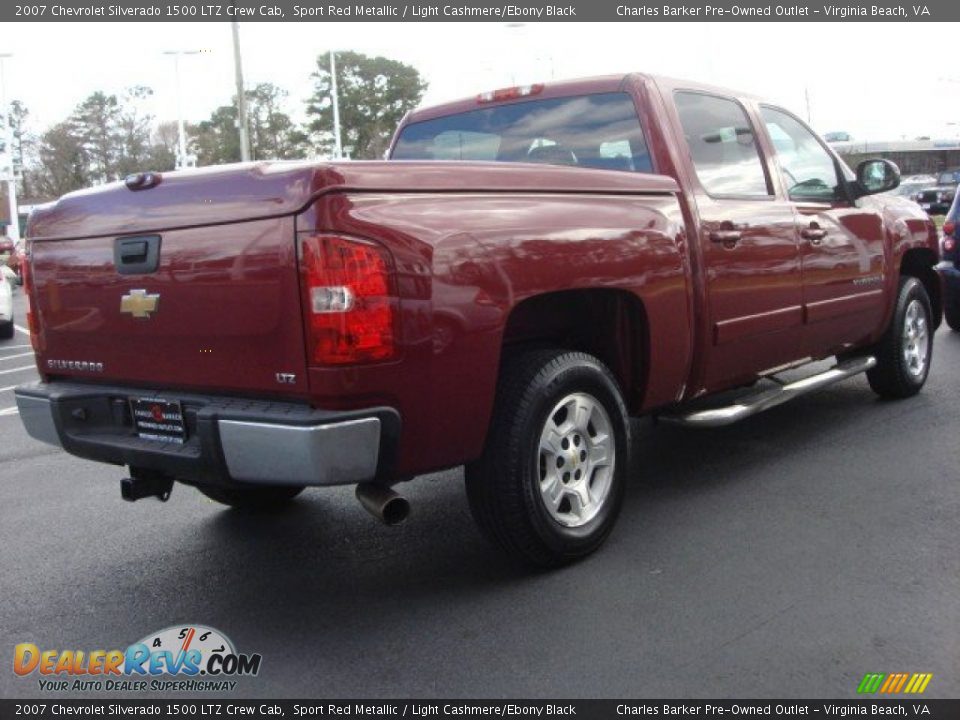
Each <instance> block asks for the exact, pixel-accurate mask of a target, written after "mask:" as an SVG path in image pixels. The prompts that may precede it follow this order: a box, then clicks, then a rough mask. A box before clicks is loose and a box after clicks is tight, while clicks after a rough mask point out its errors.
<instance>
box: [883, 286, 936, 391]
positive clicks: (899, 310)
mask: <svg viewBox="0 0 960 720" xmlns="http://www.w3.org/2000/svg"><path fill="white" fill-rule="evenodd" d="M931 317H933V312H932V311H931V309H930V298H929V297H928V296H927V291H926V289H925V288H924V287H923V283H921V282H920V281H919V280H917V279H916V278H913V277H903V278H901V279H900V290H899V292H898V294H897V304H896V307H895V308H894V312H893V318H892V319H891V320H890V326H889V327H888V328H887V331H886V332H885V333H884V335H883V337H882V338H881V339H880V341H879V342H878V343H877V344H876V346H875V347H874V349H873V354H874V356H875V357H876V358H877V365H876V367H874V368H872V369H871V370H868V371H867V380H868V381H869V382H870V387H871V388H873V390H874V392H876V393H877V394H878V395H880V396H881V397H885V398H905V397H910V396H911V395H916V394H917V393H918V392H920V388H922V387H923V384H924V383H925V382H926V381H927V375H928V374H929V373H930V359H931V356H932V355H933V326H932V324H931V322H930V318H931Z"/></svg>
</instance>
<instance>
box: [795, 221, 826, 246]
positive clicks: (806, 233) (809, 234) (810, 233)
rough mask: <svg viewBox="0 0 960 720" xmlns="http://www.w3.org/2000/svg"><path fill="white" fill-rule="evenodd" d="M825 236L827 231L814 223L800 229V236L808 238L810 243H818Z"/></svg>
mask: <svg viewBox="0 0 960 720" xmlns="http://www.w3.org/2000/svg"><path fill="white" fill-rule="evenodd" d="M826 236H827V231H826V230H824V229H823V228H821V227H817V226H816V225H811V226H810V227H805V228H803V229H802V230H801V231H800V237H802V238H803V239H804V240H809V241H810V244H811V245H819V244H820V243H821V242H822V241H823V239H824V238H825V237H826Z"/></svg>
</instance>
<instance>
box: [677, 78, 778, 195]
mask: <svg viewBox="0 0 960 720" xmlns="http://www.w3.org/2000/svg"><path fill="white" fill-rule="evenodd" d="M674 101H675V103H676V106H677V112H678V113H679V115H680V124H681V125H682V126H683V134H684V136H685V137H686V141H687V147H688V148H689V149H690V159H691V161H692V162H693V167H694V169H695V170H696V172H697V178H698V179H699V180H700V184H701V185H702V186H703V189H704V190H706V191H707V193H709V194H710V195H717V196H725V195H726V196H736V197H758V198H766V197H769V196H770V195H772V194H773V193H772V192H771V191H770V185H769V182H768V181H767V175H766V173H765V172H764V170H763V163H762V162H761V160H760V151H759V150H758V149H757V140H756V137H755V136H754V133H753V127H752V126H751V124H750V120H749V118H748V117H747V114H746V112H745V111H744V109H743V107H741V106H740V104H739V103H737V102H736V101H734V100H731V99H729V98H723V97H717V96H715V95H705V94H703V93H698V92H689V91H687V92H684V91H681V92H678V93H676V95H675V97H674Z"/></svg>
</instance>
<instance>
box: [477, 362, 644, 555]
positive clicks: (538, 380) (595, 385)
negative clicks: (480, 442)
mask: <svg viewBox="0 0 960 720" xmlns="http://www.w3.org/2000/svg"><path fill="white" fill-rule="evenodd" d="M629 427H630V425H629V422H628V419H627V410H626V407H625V406H624V403H623V399H622V397H621V393H620V388H619V387H618V385H617V382H616V380H615V379H614V377H613V375H612V374H611V373H610V371H609V370H608V369H607V368H606V367H605V366H604V365H603V363H601V362H600V361H599V360H598V359H597V358H595V357H593V356H591V355H587V354H585V353H580V352H563V351H555V350H542V351H534V352H530V353H526V354H523V355H519V356H517V357H514V358H511V359H509V360H507V361H506V362H505V363H504V366H503V368H502V376H501V380H500V383H499V385H498V388H497V399H496V405H495V408H494V416H493V419H492V421H491V426H490V432H489V436H488V439H487V444H486V447H485V449H484V453H483V456H482V457H481V458H480V459H479V460H477V461H476V462H474V463H471V464H470V465H468V466H467V468H466V473H465V475H466V486H467V497H468V499H469V502H470V510H471V512H472V514H473V517H474V519H475V520H476V521H477V524H478V525H479V526H480V529H481V530H482V531H483V533H484V535H486V536H487V538H488V539H489V540H491V541H492V542H493V543H494V544H495V545H497V546H499V547H500V549H502V550H503V551H505V552H506V553H507V554H509V555H510V556H512V557H514V558H516V559H519V560H520V561H522V562H524V563H526V564H529V565H534V566H538V567H556V566H559V565H563V564H565V563H569V562H572V561H574V560H577V559H579V558H582V557H585V556H586V555H589V554H590V553H592V552H593V551H594V550H596V549H597V548H598V547H600V545H601V544H602V543H603V542H604V540H606V538H607V536H608V535H609V534H610V531H611V530H612V529H613V525H614V523H615V521H616V519H617V515H618V513H619V512H620V507H621V505H622V504H623V495H624V489H625V486H626V475H627V470H628V467H629V452H630V437H629Z"/></svg>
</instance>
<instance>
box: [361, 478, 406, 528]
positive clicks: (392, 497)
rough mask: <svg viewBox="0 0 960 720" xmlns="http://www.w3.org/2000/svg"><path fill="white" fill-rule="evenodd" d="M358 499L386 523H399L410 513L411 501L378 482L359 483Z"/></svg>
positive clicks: (372, 513) (366, 508)
mask: <svg viewBox="0 0 960 720" xmlns="http://www.w3.org/2000/svg"><path fill="white" fill-rule="evenodd" d="M357 500H359V501H360V504H361V505H363V508H364V510H366V511H367V512H368V513H370V514H371V515H373V516H374V517H375V518H377V520H379V521H380V522H382V523H383V524H384V525H399V524H400V523H402V522H403V521H404V520H406V519H407V515H409V514H410V503H408V502H407V501H406V499H405V498H403V497H401V496H400V495H398V494H397V493H395V492H394V491H393V490H391V489H390V488H388V487H385V486H383V485H377V484H376V483H360V484H359V485H357Z"/></svg>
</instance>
